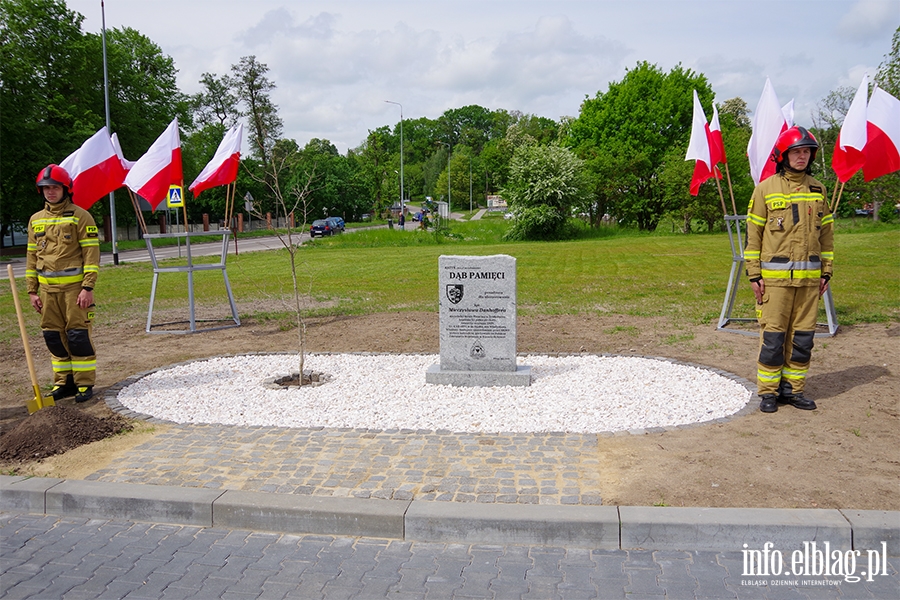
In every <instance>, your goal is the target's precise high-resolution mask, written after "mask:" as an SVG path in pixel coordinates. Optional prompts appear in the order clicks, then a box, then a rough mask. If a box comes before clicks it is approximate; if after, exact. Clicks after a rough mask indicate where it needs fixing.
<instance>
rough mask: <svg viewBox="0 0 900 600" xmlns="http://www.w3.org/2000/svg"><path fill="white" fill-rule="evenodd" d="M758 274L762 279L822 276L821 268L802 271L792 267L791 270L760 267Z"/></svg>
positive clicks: (817, 277) (814, 277)
mask: <svg viewBox="0 0 900 600" xmlns="http://www.w3.org/2000/svg"><path fill="white" fill-rule="evenodd" d="M760 276H761V277H762V278H763V279H819V278H821V277H822V270H821V269H815V270H809V271H803V270H800V269H794V270H792V271H790V270H788V271H785V270H783V269H779V270H773V269H760Z"/></svg>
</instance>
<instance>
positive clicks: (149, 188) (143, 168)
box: [125, 117, 184, 210]
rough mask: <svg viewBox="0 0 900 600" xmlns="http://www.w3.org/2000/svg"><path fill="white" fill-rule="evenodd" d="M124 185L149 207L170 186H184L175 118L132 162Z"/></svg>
mask: <svg viewBox="0 0 900 600" xmlns="http://www.w3.org/2000/svg"><path fill="white" fill-rule="evenodd" d="M125 185H127V186H128V187H129V188H130V189H131V191H133V192H134V193H135V194H137V195H138V196H140V197H141V198H143V199H144V200H146V201H147V202H148V203H149V204H150V207H151V209H152V210H156V207H157V206H159V204H160V203H161V202H162V201H163V200H165V199H166V197H167V196H168V195H169V186H170V185H184V176H183V175H182V173H181V138H180V137H179V134H178V118H177V117H176V118H175V119H173V120H172V122H171V123H169V126H168V127H166V130H165V131H163V133H162V135H160V136H159V137H158V138H157V139H156V141H155V142H153V145H151V146H150V148H149V149H148V150H147V153H146V154H144V155H143V156H142V157H140V158H139V159H138V160H137V162H136V163H134V166H133V167H132V168H131V170H130V171H128V175H126V176H125Z"/></svg>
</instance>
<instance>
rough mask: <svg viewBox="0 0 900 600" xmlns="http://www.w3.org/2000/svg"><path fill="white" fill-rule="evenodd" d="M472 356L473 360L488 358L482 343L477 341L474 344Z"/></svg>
mask: <svg viewBox="0 0 900 600" xmlns="http://www.w3.org/2000/svg"><path fill="white" fill-rule="evenodd" d="M470 354H471V355H472V358H484V357H485V356H486V353H485V351H484V346H482V345H481V342H479V341H477V340H476V341H475V343H474V344H472V350H471V351H470Z"/></svg>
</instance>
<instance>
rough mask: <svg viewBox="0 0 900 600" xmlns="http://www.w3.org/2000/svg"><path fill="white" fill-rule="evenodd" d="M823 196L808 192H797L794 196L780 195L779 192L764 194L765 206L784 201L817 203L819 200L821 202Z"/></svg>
mask: <svg viewBox="0 0 900 600" xmlns="http://www.w3.org/2000/svg"><path fill="white" fill-rule="evenodd" d="M823 199H824V196H822V194H819V193H815V192H809V193H801V192H797V193H795V194H782V193H781V192H774V193H772V194H766V204H771V203H772V202H778V201H784V202H817V201H819V200H823Z"/></svg>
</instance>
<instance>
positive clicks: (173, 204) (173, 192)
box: [166, 185, 184, 208]
mask: <svg viewBox="0 0 900 600" xmlns="http://www.w3.org/2000/svg"><path fill="white" fill-rule="evenodd" d="M166 206H167V207H168V208H178V207H180V206H184V188H183V187H181V186H180V185H170V186H169V197H168V198H167V199H166Z"/></svg>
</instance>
